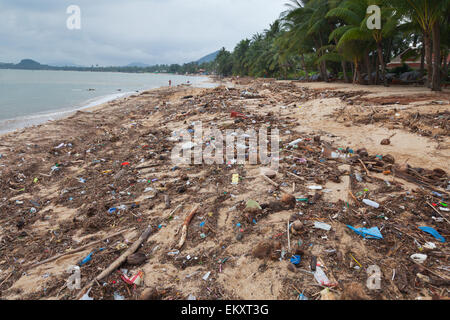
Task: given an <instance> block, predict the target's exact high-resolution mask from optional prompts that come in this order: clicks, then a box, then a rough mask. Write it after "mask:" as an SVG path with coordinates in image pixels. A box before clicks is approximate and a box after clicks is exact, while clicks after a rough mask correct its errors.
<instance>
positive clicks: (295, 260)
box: [291, 255, 302, 266]
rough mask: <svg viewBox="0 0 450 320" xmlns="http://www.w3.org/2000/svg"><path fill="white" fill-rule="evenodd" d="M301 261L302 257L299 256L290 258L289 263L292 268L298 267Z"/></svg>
mask: <svg viewBox="0 0 450 320" xmlns="http://www.w3.org/2000/svg"><path fill="white" fill-rule="evenodd" d="M301 261H302V257H301V256H299V255H294V256H292V257H291V263H292V264H293V265H294V266H298V265H299V264H300V262H301Z"/></svg>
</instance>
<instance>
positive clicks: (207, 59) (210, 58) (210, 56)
mask: <svg viewBox="0 0 450 320" xmlns="http://www.w3.org/2000/svg"><path fill="white" fill-rule="evenodd" d="M219 52H220V51H219V50H217V51H216V52H213V53H211V54H208V55H207V56H204V57H203V58H201V59H199V60H197V61H195V62H196V63H197V64H202V63H205V62H212V61H214V60H215V59H216V57H217V55H218V54H219Z"/></svg>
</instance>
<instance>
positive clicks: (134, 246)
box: [78, 226, 153, 297]
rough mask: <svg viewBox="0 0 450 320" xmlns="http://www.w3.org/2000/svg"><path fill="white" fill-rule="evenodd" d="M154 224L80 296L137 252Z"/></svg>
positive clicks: (82, 292) (83, 290)
mask: <svg viewBox="0 0 450 320" xmlns="http://www.w3.org/2000/svg"><path fill="white" fill-rule="evenodd" d="M152 230H153V229H152V226H148V227H147V229H146V230H145V231H144V233H142V234H141V236H140V237H139V239H138V240H137V241H135V242H134V243H133V245H132V246H131V247H130V248H129V249H128V250H127V251H126V252H124V253H123V254H122V255H121V256H120V257H119V258H118V259H117V260H115V261H114V262H113V263H112V264H111V265H110V266H109V267H108V268H106V270H104V271H103V272H102V273H100V274H99V275H98V276H97V277H95V278H94V279H93V280H92V281H91V282H90V283H88V284H87V285H86V286H85V287H84V288H83V289H82V290H81V292H80V293H79V294H78V297H80V296H81V295H83V294H84V292H86V290H87V288H90V287H92V285H93V284H94V283H95V281H101V280H102V279H104V278H105V277H107V276H108V275H110V274H111V272H113V271H114V270H116V269H117V268H118V267H120V266H121V265H122V263H124V262H125V261H126V260H127V258H128V256H130V255H132V254H133V253H135V252H136V250H137V249H138V248H139V246H140V245H141V244H142V243H143V242H144V241H145V240H147V238H148V237H149V236H150V234H151V233H152Z"/></svg>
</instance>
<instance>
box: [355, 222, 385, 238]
mask: <svg viewBox="0 0 450 320" xmlns="http://www.w3.org/2000/svg"><path fill="white" fill-rule="evenodd" d="M347 227H348V228H350V229H351V230H353V231H354V232H355V233H357V234H359V235H360V236H362V237H363V238H365V239H383V236H382V234H381V232H380V230H379V229H378V227H373V228H370V229H366V228H354V227H352V226H349V225H347Z"/></svg>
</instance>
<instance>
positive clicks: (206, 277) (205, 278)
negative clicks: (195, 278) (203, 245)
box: [202, 271, 211, 281]
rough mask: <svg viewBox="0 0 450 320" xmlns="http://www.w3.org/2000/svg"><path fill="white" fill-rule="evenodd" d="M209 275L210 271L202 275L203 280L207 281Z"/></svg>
mask: <svg viewBox="0 0 450 320" xmlns="http://www.w3.org/2000/svg"><path fill="white" fill-rule="evenodd" d="M210 275H211V271H208V272H207V273H206V274H205V275H204V276H203V278H202V279H203V280H205V281H207V280H208V279H209V276H210Z"/></svg>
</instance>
